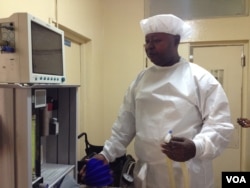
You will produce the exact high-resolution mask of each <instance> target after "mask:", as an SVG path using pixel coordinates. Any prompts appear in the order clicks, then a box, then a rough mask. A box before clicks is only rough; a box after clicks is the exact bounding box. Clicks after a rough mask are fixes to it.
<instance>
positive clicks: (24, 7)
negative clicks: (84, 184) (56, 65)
mask: <svg viewBox="0 0 250 188" xmlns="http://www.w3.org/2000/svg"><path fill="white" fill-rule="evenodd" d="M0 1H1V3H2V5H1V6H0V26H1V27H0V45H1V48H2V45H3V43H4V42H3V41H4V40H3V38H4V37H5V34H4V28H5V22H6V21H8V20H12V19H10V18H11V16H12V15H18V13H29V14H30V15H32V16H34V17H36V18H39V20H41V21H42V22H44V23H47V24H49V25H50V26H52V27H55V28H58V29H59V30H61V31H63V32H64V51H63V55H64V65H65V80H64V78H62V79H63V81H62V83H59V84H58V83H56V85H57V86H58V87H55V85H54V84H51V85H52V86H51V85H50V84H48V85H46V84H45V86H44V85H42V86H36V85H35V84H34V85H33V84H23V83H22V84H17V85H16V86H13V85H15V84H16V81H11V82H13V83H11V84H8V81H6V82H7V84H6V83H5V81H4V79H5V76H1V75H0V79H1V80H0V82H1V84H0V184H1V185H0V187H3V188H31V187H36V186H37V185H36V186H35V185H34V183H33V179H32V173H33V170H34V169H33V165H34V164H35V163H36V162H35V161H34V160H35V159H34V157H36V156H35V155H33V154H34V153H32V150H34V147H35V146H34V145H33V144H32V142H33V141H34V140H33V139H35V138H34V137H35V136H36V135H35V133H34V132H33V130H32V123H33V122H32V120H33V119H32V117H34V116H33V115H34V114H33V108H31V104H32V105H33V103H34V101H33V97H34V95H38V97H39V96H40V95H44V94H46V95H47V98H46V100H47V104H45V105H46V107H48V103H49V104H50V105H53V107H52V111H53V109H56V110H55V111H56V113H55V112H51V113H52V114H53V115H52V116H54V115H55V114H57V115H58V116H57V115H55V116H57V118H54V119H53V120H54V123H53V125H54V129H53V131H52V132H53V133H52V134H53V136H47V138H46V139H41V140H40V141H39V144H40V145H46V147H45V146H44V147H45V148H46V149H44V148H39V149H40V150H39V151H40V157H39V159H40V161H38V163H40V162H41V160H45V159H44V158H47V160H48V161H50V162H51V163H54V164H55V165H56V164H60V163H62V164H66V165H68V166H69V170H68V171H67V173H65V174H64V175H63V176H65V175H66V174H70V175H72V176H73V178H74V179H75V180H76V181H77V178H78V177H77V173H78V170H77V164H78V161H79V160H81V159H82V158H83V157H84V156H86V151H85V149H86V140H85V139H84V136H83V137H81V138H78V136H79V135H80V134H81V133H86V134H87V139H88V141H89V143H91V144H93V145H96V146H102V145H103V144H104V142H105V140H107V139H108V138H109V137H110V135H111V129H112V125H113V123H114V121H115V119H116V117H117V113H118V111H119V109H120V106H121V104H122V101H123V97H124V94H125V92H126V90H127V88H128V86H129V84H130V83H131V82H132V81H133V80H134V79H135V77H136V76H137V74H138V73H139V72H140V71H142V70H144V69H147V68H148V67H150V66H152V63H151V62H150V60H149V59H148V58H147V56H146V54H145V51H144V43H145V41H144V40H145V39H144V35H143V34H142V31H141V28H140V26H139V22H140V20H141V19H143V18H146V17H149V16H153V15H156V14H175V15H177V16H179V17H181V18H182V19H183V20H185V21H186V22H187V23H188V24H189V25H190V26H191V27H192V33H191V36H190V37H189V38H188V39H185V40H184V41H182V42H181V43H180V45H179V48H178V50H179V54H180V55H181V57H183V58H185V59H186V60H188V61H190V62H192V63H196V64H198V65H201V66H202V67H204V68H205V69H207V70H208V71H209V72H211V73H212V74H213V75H214V76H215V77H216V78H217V80H218V81H219V82H220V83H221V85H222V86H223V88H224V90H225V92H226V94H227V96H228V100H229V104H230V111H231V118H232V119H231V121H232V123H233V125H234V133H233V136H232V138H231V140H230V143H229V144H228V146H227V148H226V149H225V150H224V151H223V153H222V154H221V155H220V156H219V157H217V158H216V159H215V160H214V161H213V167H214V178H215V188H221V183H222V182H221V181H222V180H221V173H222V172H230V171H234V172H241V171H242V172H247V171H249V172H250V147H249V145H248V144H249V142H250V128H243V127H242V126H240V125H239V124H238V123H237V118H240V117H244V118H249V119H250V98H249V96H250V86H249V84H250V66H249V63H250V62H249V54H250V48H249V41H250V16H249V7H250V1H249V0H231V1H219V3H218V4H216V3H215V2H216V1H214V0H213V1H211V0H207V1H203V4H202V3H200V1H199V0H178V1H177V0H175V1H171V0H126V1H125V0H74V1H72V0H71V1H69V0H43V1H34V0H22V1H16V0H9V1H3V0H0ZM217 2H218V1H217ZM5 20H6V21H5ZM13 21H14V23H17V22H18V21H17V17H15V18H14V17H13ZM14 30H15V26H14ZM10 32H11V31H10ZM14 33H15V32H14ZM16 33H18V30H17V32H16ZM18 37H19V38H18ZM21 38H22V36H18V34H16V38H15V40H21ZM2 49H3V48H2ZM17 52H18V49H17ZM6 53H11V54H15V53H16V52H15V51H14V52H12V51H8V52H6ZM2 54H4V53H3V52H2V51H1V54H0V61H2V62H0V74H2V75H4V74H6V77H8V76H9V74H11V72H7V73H6V72H4V71H5V69H6V67H5V66H8V65H5V63H6V62H4V61H5V59H4V57H3V58H1V55H2ZM2 56H4V55H2ZM10 61H11V60H10ZM8 63H9V60H8ZM10 63H11V62H10ZM20 69H21V68H20ZM11 71H13V70H11ZM10 85H11V86H10ZM38 85H39V84H38ZM39 92H40V93H39ZM11 96H12V97H11ZM48 96H49V97H50V98H49V99H50V100H48ZM14 97H16V98H15V99H13V98H14ZM7 100H9V101H10V102H6V101H7ZM17 101H20V104H17V103H18V102H17ZM12 107H13V108H16V109H13V108H12ZM40 109H41V108H40ZM50 110H51V109H50ZM50 110H48V113H49V111H50ZM35 113H37V114H36V115H37V116H36V117H39V114H41V112H40V110H38V109H36V110H35ZM10 114H11V115H10ZM47 115H48V114H47ZM60 117H61V119H60ZM58 122H59V123H58ZM65 122H68V123H65ZM58 129H59V130H58ZM61 133H62V134H61ZM45 134H46V133H45ZM48 134H50V133H48ZM48 134H47V135H48ZM58 135H59V136H58ZM36 147H37V145H36ZM51 153H52V154H51ZM126 153H127V154H129V155H131V156H133V158H134V159H135V160H136V155H135V152H134V147H133V141H132V143H130V145H129V146H128V148H127V152H126ZM36 170H40V171H39V172H38V174H40V175H41V174H42V173H41V167H40V166H39V168H38V169H36ZM60 178H63V177H62V176H61V177H60ZM60 178H59V179H60ZM45 181H46V178H42V179H41V180H39V182H38V183H40V184H43V182H45ZM58 181H59V180H58ZM44 187H46V185H44ZM47 187H51V188H53V187H56V184H53V183H52V184H51V185H49V186H47Z"/></svg>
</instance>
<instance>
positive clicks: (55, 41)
mask: <svg viewBox="0 0 250 188" xmlns="http://www.w3.org/2000/svg"><path fill="white" fill-rule="evenodd" d="M62 42H63V40H62V35H60V34H59V33H56V32H54V31H52V30H50V29H48V28H46V27H43V26H42V25H40V24H38V23H36V22H34V21H31V43H32V69H33V73H37V74H50V75H63V49H62V47H63V44H62Z"/></svg>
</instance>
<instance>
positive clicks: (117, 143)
mask: <svg viewBox="0 0 250 188" xmlns="http://www.w3.org/2000/svg"><path fill="white" fill-rule="evenodd" d="M230 118H231V117H230V110H229V105H228V99H227V97H226V95H225V92H224V90H223V88H222V86H221V85H220V84H219V82H218V81H217V80H216V79H215V78H214V77H213V76H212V75H211V74H210V73H209V72H208V71H206V70H205V69H203V68H201V67H200V66H198V65H196V64H193V63H189V62H186V61H185V60H184V59H182V58H181V59H180V62H178V63H176V64H175V65H173V66H170V67H159V66H152V67H150V68H148V69H146V70H144V71H142V72H141V73H140V74H139V75H138V77H137V78H136V79H135V80H134V81H133V83H132V84H131V85H130V87H129V88H128V90H127V92H126V95H125V97H124V101H123V104H122V106H121V108H120V111H119V115H118V117H117V120H116V121H115V123H114V125H113V128H112V136H111V138H110V139H109V140H107V141H106V142H105V145H104V150H103V151H102V154H103V155H104V156H105V157H106V158H107V159H108V160H109V161H113V160H114V159H115V158H116V157H119V156H121V155H123V154H124V153H125V152H126V147H127V146H128V144H129V143H130V142H131V141H132V139H133V138H135V142H134V144H135V145H134V147H135V153H136V156H137V158H138V162H137V164H136V167H135V185H136V187H147V188H166V187H169V185H170V184H169V183H170V182H169V181H170V178H169V176H168V168H169V167H167V164H166V155H164V154H163V153H162V151H161V147H160V144H161V143H162V141H163V138H164V136H165V135H166V134H167V133H168V131H169V130H172V131H173V135H174V136H178V137H186V138H189V139H192V140H193V142H194V143H195V146H196V155H195V157H194V158H193V159H191V160H189V161H187V162H186V166H187V168H188V174H189V178H190V179H189V182H190V185H189V187H190V188H212V187H213V170H212V160H213V159H214V158H215V157H217V156H218V155H219V154H220V153H221V152H222V151H223V149H225V148H226V146H227V144H228V142H229V140H230V137H231V135H232V132H233V129H234V126H233V125H232V123H231V119H230ZM142 166H144V171H143V170H142V168H141V167H142ZM173 166H174V167H173V168H172V167H171V169H172V170H173V172H174V175H175V180H176V187H177V188H182V187H184V185H183V176H182V170H181V167H180V163H178V162H174V163H173ZM140 170H141V174H140V177H142V178H138V177H137V175H138V173H139V172H140ZM142 172H143V173H142ZM140 181H141V182H140Z"/></svg>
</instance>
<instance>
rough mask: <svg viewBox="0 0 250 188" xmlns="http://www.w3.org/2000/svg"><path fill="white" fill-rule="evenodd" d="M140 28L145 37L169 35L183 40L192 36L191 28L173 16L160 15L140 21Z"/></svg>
mask: <svg viewBox="0 0 250 188" xmlns="http://www.w3.org/2000/svg"><path fill="white" fill-rule="evenodd" d="M140 26H141V29H142V31H143V33H144V34H145V35H147V34H149V33H168V34H172V35H180V36H181V40H183V39H186V38H188V37H189V36H190V34H191V27H190V26H189V25H188V24H187V23H185V22H184V21H183V20H182V19H180V18H178V17H176V16H175V15H173V14H160V15H156V16H152V17H149V18H146V19H143V20H141V21H140Z"/></svg>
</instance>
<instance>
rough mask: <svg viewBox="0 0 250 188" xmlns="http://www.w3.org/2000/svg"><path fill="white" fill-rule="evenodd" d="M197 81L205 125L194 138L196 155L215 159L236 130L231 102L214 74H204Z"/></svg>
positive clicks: (201, 157)
mask: <svg viewBox="0 0 250 188" xmlns="http://www.w3.org/2000/svg"><path fill="white" fill-rule="evenodd" d="M197 83H198V93H199V108H200V112H201V114H202V119H203V125H202V129H201V131H200V132H199V133H198V134H197V135H196V136H195V137H194V138H193V141H194V143H195V145H196V156H195V157H196V158H200V159H213V158H215V157H217V156H218V155H220V154H221V153H222V151H223V150H224V149H225V148H226V147H227V145H228V143H229V141H230V138H231V136H232V133H233V130H234V126H233V124H232V123H231V115H230V108H229V102H228V99H227V96H226V94H225V92H224V89H223V88H222V86H221V84H220V83H219V82H218V81H217V80H216V79H215V78H214V77H213V76H212V75H210V74H206V75H205V76H202V77H201V78H199V80H198V81H197Z"/></svg>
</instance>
